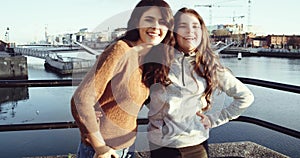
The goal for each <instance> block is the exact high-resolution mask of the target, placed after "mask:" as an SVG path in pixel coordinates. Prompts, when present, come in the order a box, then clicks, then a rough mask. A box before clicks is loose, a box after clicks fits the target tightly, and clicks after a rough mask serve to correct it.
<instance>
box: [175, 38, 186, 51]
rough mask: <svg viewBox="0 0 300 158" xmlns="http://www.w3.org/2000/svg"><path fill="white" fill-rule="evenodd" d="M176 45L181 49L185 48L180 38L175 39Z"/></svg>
mask: <svg viewBox="0 0 300 158" xmlns="http://www.w3.org/2000/svg"><path fill="white" fill-rule="evenodd" d="M177 44H178V46H179V47H181V48H183V47H184V46H185V44H184V41H183V39H182V38H181V37H180V36H178V37H177Z"/></svg>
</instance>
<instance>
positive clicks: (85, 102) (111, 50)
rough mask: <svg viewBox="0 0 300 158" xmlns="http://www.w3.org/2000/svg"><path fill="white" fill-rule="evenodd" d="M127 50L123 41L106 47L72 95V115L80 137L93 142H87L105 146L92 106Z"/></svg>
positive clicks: (101, 93)
mask: <svg viewBox="0 0 300 158" xmlns="http://www.w3.org/2000/svg"><path fill="white" fill-rule="evenodd" d="M126 48H127V49H126ZM128 49H129V46H128V45H127V44H126V43H125V42H123V41H118V42H117V43H115V44H113V45H111V46H110V47H108V48H107V49H106V50H105V51H104V52H103V53H102V54H101V55H100V56H99V57H98V59H97V61H96V63H95V64H94V66H93V67H92V68H91V70H90V71H89V72H88V73H87V74H86V76H85V77H84V79H83V80H82V82H81V83H80V85H79V86H78V87H77V89H76V90H75V92H74V94H73V97H72V101H71V109H72V115H73V117H74V119H75V121H76V123H77V124H78V127H79V129H80V131H81V134H82V135H84V136H87V137H90V136H89V135H91V134H92V135H93V136H92V138H93V139H94V140H89V141H93V142H95V141H97V142H99V141H100V142H101V143H102V145H104V144H105V143H104V140H103V138H102V136H101V133H100V130H99V124H98V122H97V119H96V114H95V109H94V105H95V104H96V103H97V101H98V100H99V98H100V97H101V96H102V95H103V92H104V91H105V89H106V86H107V84H108V83H109V82H110V80H111V79H112V78H113V76H114V75H115V72H116V70H117V69H118V63H119V60H120V59H121V58H122V54H124V52H125V51H126V50H128ZM90 139H91V137H90Z"/></svg>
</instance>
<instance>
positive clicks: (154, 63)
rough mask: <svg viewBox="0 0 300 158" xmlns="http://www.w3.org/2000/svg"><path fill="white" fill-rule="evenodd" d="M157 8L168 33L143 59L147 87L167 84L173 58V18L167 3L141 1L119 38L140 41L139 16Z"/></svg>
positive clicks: (156, 0)
mask: <svg viewBox="0 0 300 158" xmlns="http://www.w3.org/2000/svg"><path fill="white" fill-rule="evenodd" d="M153 6H157V7H159V9H160V11H161V14H162V17H163V19H164V20H165V22H166V26H167V27H168V32H167V34H166V36H165V38H164V39H163V41H162V42H161V43H160V44H158V45H156V46H153V47H152V49H151V50H150V51H149V53H147V55H146V56H145V58H144V61H143V63H144V64H143V65H142V66H141V67H142V70H143V77H142V79H143V82H144V84H145V85H146V86H147V87H150V86H151V85H152V84H154V83H162V84H164V85H166V84H167V83H169V79H168V77H167V76H168V73H169V64H170V60H171V59H172V58H173V50H174V48H173V46H174V44H175V39H174V36H173V28H174V17H173V13H172V10H171V8H170V6H169V4H168V3H166V2H165V1H163V0H141V1H140V2H139V3H138V4H137V5H136V6H135V8H134V9H133V11H132V13H131V16H130V19H129V21H128V23H127V31H126V33H125V35H124V36H123V37H122V38H121V39H123V40H128V41H138V40H139V39H140V34H139V30H138V28H137V26H138V23H139V21H140V19H141V16H142V15H143V13H144V12H146V11H147V10H149V9H150V8H151V7H153Z"/></svg>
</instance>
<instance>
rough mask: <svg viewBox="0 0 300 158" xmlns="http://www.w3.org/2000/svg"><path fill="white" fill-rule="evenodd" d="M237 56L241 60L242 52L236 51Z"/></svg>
mask: <svg viewBox="0 0 300 158" xmlns="http://www.w3.org/2000/svg"><path fill="white" fill-rule="evenodd" d="M237 58H238V60H241V59H242V53H241V52H239V53H238V56H237Z"/></svg>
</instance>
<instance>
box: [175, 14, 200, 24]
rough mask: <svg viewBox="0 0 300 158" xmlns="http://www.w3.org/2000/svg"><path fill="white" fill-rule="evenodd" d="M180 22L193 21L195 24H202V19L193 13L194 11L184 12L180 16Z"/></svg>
mask: <svg viewBox="0 0 300 158" xmlns="http://www.w3.org/2000/svg"><path fill="white" fill-rule="evenodd" d="M178 23H179V24H180V23H193V24H200V21H199V20H198V18H197V17H196V16H195V15H194V14H192V13H183V14H181V15H180V18H179V22H178Z"/></svg>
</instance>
